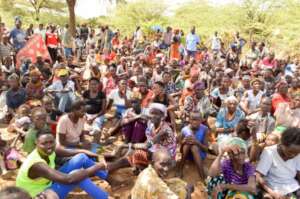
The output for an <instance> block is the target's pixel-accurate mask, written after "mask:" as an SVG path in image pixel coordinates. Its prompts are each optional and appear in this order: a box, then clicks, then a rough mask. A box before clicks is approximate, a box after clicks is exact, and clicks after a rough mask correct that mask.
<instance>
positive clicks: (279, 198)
mask: <svg viewBox="0 0 300 199" xmlns="http://www.w3.org/2000/svg"><path fill="white" fill-rule="evenodd" d="M270 195H271V196H272V197H273V198H274V199H287V197H285V196H284V195H282V194H281V193H278V192H277V191H272V192H271V193H270Z"/></svg>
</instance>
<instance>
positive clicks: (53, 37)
mask: <svg viewBox="0 0 300 199" xmlns="http://www.w3.org/2000/svg"><path fill="white" fill-rule="evenodd" d="M59 43H60V40H59V37H58V35H57V33H56V27H55V26H54V25H52V26H50V31H49V32H47V33H46V46H47V48H48V51H49V54H50V57H51V59H52V63H55V62H56V61H57V55H58V51H57V49H58V45H59Z"/></svg>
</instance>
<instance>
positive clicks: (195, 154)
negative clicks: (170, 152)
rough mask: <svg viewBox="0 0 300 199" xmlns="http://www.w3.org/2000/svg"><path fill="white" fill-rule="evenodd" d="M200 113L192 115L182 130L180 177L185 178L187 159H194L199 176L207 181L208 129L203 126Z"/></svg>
mask: <svg viewBox="0 0 300 199" xmlns="http://www.w3.org/2000/svg"><path fill="white" fill-rule="evenodd" d="M201 122H202V117H201V114H200V112H192V113H191V114H190V119H189V124H188V125H187V126H185V127H184V128H183V129H182V130H181V136H182V141H181V152H182V158H181V161H180V162H179V167H178V175H179V177H182V176H183V167H184V164H185V161H186V160H187V159H192V160H193V161H194V163H195V164H196V166H197V169H198V173H199V176H200V178H201V179H202V180H204V179H205V175H204V167H203V160H204V159H205V158H206V153H207V152H208V131H209V130H208V127H207V126H205V125H203V124H201Z"/></svg>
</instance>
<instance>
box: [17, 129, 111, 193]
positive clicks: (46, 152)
mask: <svg viewBox="0 0 300 199" xmlns="http://www.w3.org/2000/svg"><path fill="white" fill-rule="evenodd" d="M87 155H89V156H93V157H97V155H96V154H93V153H91V152H89V151H86V150H67V149H64V148H62V147H60V146H57V147H56V146H55V138H54V136H53V135H52V134H51V133H50V132H48V131H39V132H38V133H37V139H36V149H35V150H34V151H33V152H32V153H30V155H29V156H28V157H27V159H26V160H25V161H24V163H23V164H22V166H21V168H20V170H19V173H18V176H17V179H16V185H17V187H20V188H22V189H24V190H26V191H27V192H28V193H30V195H31V197H35V196H37V195H38V194H40V193H42V192H45V191H48V190H51V191H53V192H54V193H56V195H57V197H58V198H59V199H63V198H66V197H67V196H68V193H69V192H70V191H72V190H73V189H74V188H75V187H80V188H81V189H82V190H84V191H85V192H87V193H88V195H89V196H90V197H92V198H94V199H106V198H108V194H107V193H106V192H104V191H103V190H101V189H100V188H99V187H97V186H96V185H95V184H94V183H93V182H92V181H91V180H90V179H89V177H90V176H93V175H96V176H98V177H100V178H102V179H105V178H106V177H107V171H105V169H107V165H105V164H104V163H95V162H93V161H92V160H91V159H90V158H88V156H87ZM57 156H62V157H72V158H71V159H70V160H69V161H68V162H66V163H65V164H64V165H63V166H62V167H60V168H59V169H58V170H55V166H56V165H55V159H56V157H57Z"/></svg>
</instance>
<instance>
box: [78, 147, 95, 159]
mask: <svg viewBox="0 0 300 199" xmlns="http://www.w3.org/2000/svg"><path fill="white" fill-rule="evenodd" d="M82 152H83V153H84V154H85V155H87V156H89V157H91V158H98V154H96V153H93V152H91V151H89V150H85V149H83V151H82Z"/></svg>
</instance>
